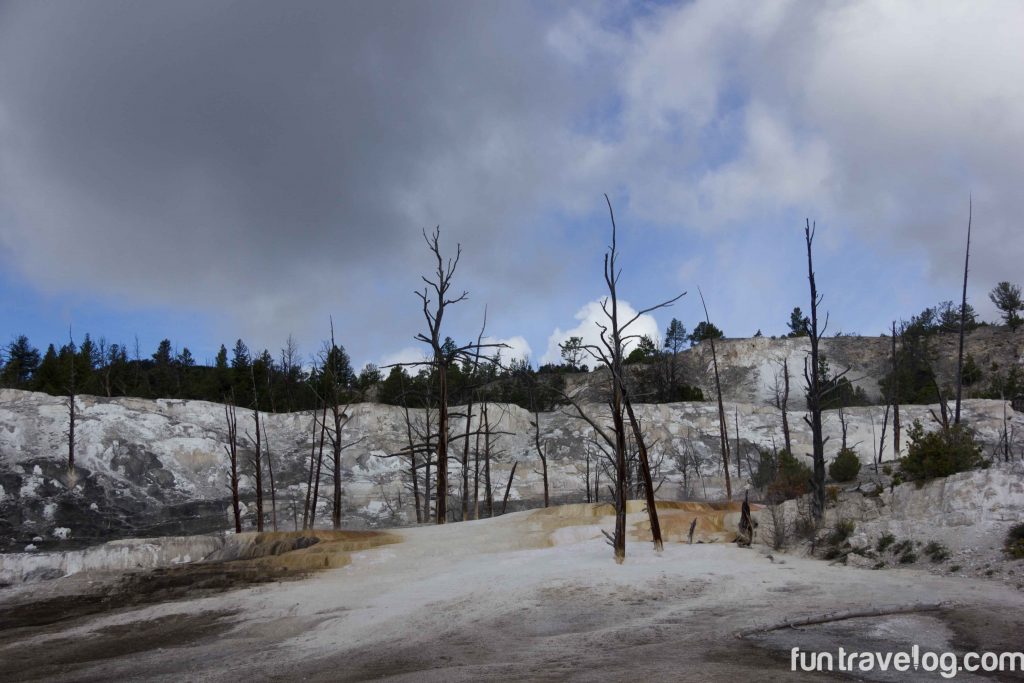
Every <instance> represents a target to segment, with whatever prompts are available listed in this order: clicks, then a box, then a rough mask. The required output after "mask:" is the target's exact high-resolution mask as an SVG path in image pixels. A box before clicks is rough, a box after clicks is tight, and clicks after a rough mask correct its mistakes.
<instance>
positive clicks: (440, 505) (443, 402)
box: [436, 361, 448, 524]
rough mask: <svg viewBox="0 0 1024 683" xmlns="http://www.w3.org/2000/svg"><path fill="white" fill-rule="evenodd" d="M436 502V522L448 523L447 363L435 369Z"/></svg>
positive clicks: (444, 362)
mask: <svg viewBox="0 0 1024 683" xmlns="http://www.w3.org/2000/svg"><path fill="white" fill-rule="evenodd" d="M437 384H438V406H437V474H436V477H437V502H436V512H437V517H436V522H437V523H438V524H444V523H445V522H447V521H448V363H447V361H443V362H441V363H440V366H439V367H438V369H437Z"/></svg>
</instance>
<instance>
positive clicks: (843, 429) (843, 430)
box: [837, 406, 847, 451]
mask: <svg viewBox="0 0 1024 683" xmlns="http://www.w3.org/2000/svg"><path fill="white" fill-rule="evenodd" d="M837 412H838V413H839V431H840V437H841V439H842V445H841V446H840V448H841V449H842V450H844V451H845V450H846V434H847V424H846V411H845V410H844V409H843V406H839V410H838V411H837Z"/></svg>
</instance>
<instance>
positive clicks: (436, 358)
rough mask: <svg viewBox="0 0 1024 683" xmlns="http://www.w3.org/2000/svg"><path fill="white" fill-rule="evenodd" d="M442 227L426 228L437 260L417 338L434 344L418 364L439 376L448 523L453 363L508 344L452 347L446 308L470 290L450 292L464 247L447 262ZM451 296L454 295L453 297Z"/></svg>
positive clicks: (440, 505)
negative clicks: (423, 325)
mask: <svg viewBox="0 0 1024 683" xmlns="http://www.w3.org/2000/svg"><path fill="white" fill-rule="evenodd" d="M440 235H441V229H440V227H438V228H435V229H434V232H433V233H432V234H431V235H430V236H429V237H428V236H427V231H426V230H424V231H423V239H424V240H425V241H426V243H427V248H428V249H429V250H430V253H431V254H433V256H434V260H435V262H436V263H435V270H434V273H433V277H434V279H432V280H431V279H428V278H427V277H422V278H421V279H422V280H423V282H424V283H426V286H425V287H424V288H423V291H422V292H420V291H417V292H416V296H418V297H419V298H420V301H421V303H422V305H423V317H424V319H425V320H426V322H427V334H423V333H420V334H417V335H416V339H417V340H418V341H421V342H423V343H425V344H427V345H429V346H430V350H431V354H432V359H431V360H430V361H428V362H427V363H418V364H416V365H429V366H431V367H432V368H433V370H434V372H435V373H436V375H437V389H438V392H437V449H436V452H437V474H436V477H437V495H436V503H435V522H436V523H437V524H444V523H445V522H447V521H448V440H449V436H448V368H449V367H450V366H451V364H452V363H453V362H456V361H457V360H458V359H462V358H471V357H472V356H474V355H476V356H478V355H479V353H480V350H481V349H482V348H485V347H506V346H507V345H506V344H480V343H479V342H478V343H476V344H466V345H465V346H461V347H454V348H453V347H451V346H450V345H449V344H448V343H447V339H446V338H445V337H444V336H442V334H441V323H442V321H443V319H444V313H445V310H446V309H447V308H448V306H451V305H453V304H457V303H459V302H460V301H465V300H466V299H467V298H468V297H469V293H468V292H466V291H463V292H462V294H460V295H458V296H454V295H451V296H450V295H449V290H450V289H451V286H452V277H453V276H454V275H455V269H456V268H457V267H458V265H459V258H461V256H462V246H461V245H456V248H455V258H454V259H448V260H447V261H446V260H445V258H444V257H443V256H442V255H441V245H440ZM449 297H450V298H449Z"/></svg>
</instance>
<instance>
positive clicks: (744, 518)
mask: <svg viewBox="0 0 1024 683" xmlns="http://www.w3.org/2000/svg"><path fill="white" fill-rule="evenodd" d="M749 496H750V491H744V492H743V507H742V508H741V509H740V527H739V534H738V535H737V537H736V543H737V544H739V546H740V547H742V548H749V547H750V544H751V543H752V542H753V540H754V523H753V521H752V520H751V518H750V501H749Z"/></svg>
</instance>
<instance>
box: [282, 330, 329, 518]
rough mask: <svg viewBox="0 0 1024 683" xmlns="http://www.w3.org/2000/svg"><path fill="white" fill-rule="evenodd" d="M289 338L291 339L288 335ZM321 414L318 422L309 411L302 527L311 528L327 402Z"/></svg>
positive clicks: (322, 453) (314, 412)
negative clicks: (317, 437) (314, 476)
mask: <svg viewBox="0 0 1024 683" xmlns="http://www.w3.org/2000/svg"><path fill="white" fill-rule="evenodd" d="M289 339H291V338H290V337H289ZM322 410H323V414H322V417H321V418H320V420H319V422H318V421H317V419H316V409H315V408H314V409H313V410H312V411H310V412H311V416H312V418H313V420H312V425H311V426H310V432H311V434H310V442H309V477H308V478H307V479H306V502H305V505H304V506H303V508H302V528H303V529H311V528H312V527H313V524H312V520H313V514H311V508H310V501H311V500H312V496H313V473H314V472H316V477H317V480H318V482H319V479H320V463H322V462H323V456H324V436H325V435H324V430H325V429H326V428H327V425H326V422H325V421H326V419H327V404H326V403H323V409H322ZM317 424H319V425H320V457H319V458H317V451H316V428H317Z"/></svg>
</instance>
